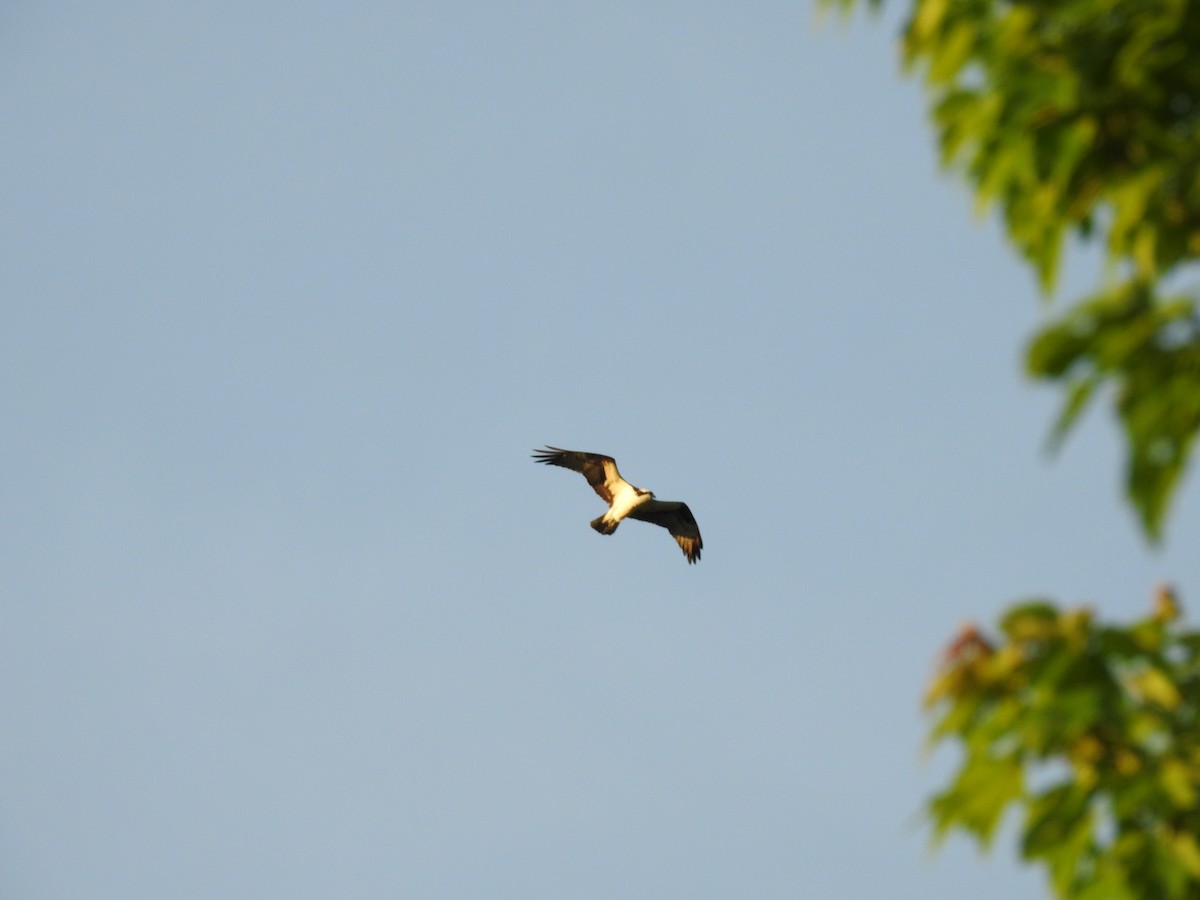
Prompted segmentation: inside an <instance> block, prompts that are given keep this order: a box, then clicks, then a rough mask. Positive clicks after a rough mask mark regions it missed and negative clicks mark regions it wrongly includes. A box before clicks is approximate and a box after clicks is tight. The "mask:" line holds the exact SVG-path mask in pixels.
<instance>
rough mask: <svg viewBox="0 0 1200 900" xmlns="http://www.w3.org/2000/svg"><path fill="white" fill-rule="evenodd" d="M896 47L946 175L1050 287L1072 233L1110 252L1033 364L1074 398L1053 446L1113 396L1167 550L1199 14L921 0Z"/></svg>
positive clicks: (1134, 7) (1186, 5) (1192, 317)
mask: <svg viewBox="0 0 1200 900" xmlns="http://www.w3.org/2000/svg"><path fill="white" fill-rule="evenodd" d="M823 2H824V5H825V6H835V7H839V8H841V9H843V10H847V11H848V10H850V9H852V8H853V7H855V6H857V5H863V3H865V4H866V5H868V6H871V7H878V6H880V5H881V2H882V0H823ZM902 53H903V58H904V62H905V65H906V67H907V68H908V70H909V71H911V72H914V73H919V75H920V77H922V79H923V80H924V83H925V85H926V88H927V90H928V93H929V97H930V105H931V114H932V119H933V123H934V126H935V128H936V130H937V134H938V138H939V143H940V147H941V156H942V160H943V163H944V164H945V165H947V166H948V167H951V168H953V169H956V170H958V171H960V172H962V173H963V174H964V175H965V177H966V178H967V180H968V181H969V182H970V183H971V184H972V186H973V187H974V190H975V195H976V199H977V203H978V205H979V207H980V208H981V209H988V208H990V207H993V206H994V207H997V208H998V209H999V211H1000V212H1001V214H1002V216H1003V220H1004V223H1005V226H1006V229H1007V232H1008V236H1009V238H1010V239H1011V241H1012V242H1013V244H1014V245H1015V246H1016V247H1017V249H1018V250H1019V251H1020V253H1021V254H1022V256H1023V257H1024V258H1025V259H1026V260H1027V261H1028V262H1029V263H1030V265H1031V266H1032V267H1033V269H1034V270H1035V272H1036V274H1037V278H1038V281H1039V284H1040V285H1041V287H1042V289H1043V291H1044V292H1046V293H1047V294H1049V293H1051V292H1052V291H1053V290H1054V288H1055V286H1056V281H1057V276H1058V272H1059V263H1060V259H1061V256H1062V251H1063V246H1064V242H1065V241H1066V239H1067V238H1068V237H1069V236H1072V235H1074V236H1077V237H1078V238H1080V239H1083V240H1098V241H1100V242H1101V243H1102V245H1103V248H1104V251H1105V255H1106V258H1107V261H1108V265H1107V272H1106V274H1105V283H1104V284H1103V286H1102V287H1101V288H1100V289H1099V290H1098V291H1097V292H1096V293H1095V294H1094V295H1092V296H1090V297H1087V298H1084V299H1083V301H1082V302H1081V303H1080V305H1079V306H1078V308H1076V309H1072V310H1069V311H1068V312H1066V314H1065V315H1063V316H1062V317H1061V318H1060V319H1058V321H1055V322H1052V323H1051V324H1049V325H1048V326H1046V327H1045V328H1044V329H1043V330H1042V331H1041V332H1040V333H1039V334H1038V335H1037V336H1036V337H1035V338H1034V339H1033V341H1032V343H1031V345H1030V348H1029V353H1028V357H1027V363H1028V369H1029V372H1030V373H1031V374H1032V375H1033V376H1035V377H1037V378H1041V379H1046V380H1050V381H1054V382H1058V383H1060V384H1061V385H1062V386H1063V391H1064V400H1063V409H1062V412H1061V414H1060V416H1059V419H1058V424H1057V426H1056V428H1055V431H1054V438H1055V443H1057V442H1058V441H1060V440H1061V438H1062V437H1063V435H1064V434H1065V433H1066V432H1067V431H1068V430H1069V429H1070V427H1071V425H1072V424H1073V423H1074V422H1075V421H1076V420H1077V419H1078V416H1079V413H1080V412H1081V411H1082V410H1083V409H1084V408H1085V407H1086V406H1087V404H1088V402H1089V401H1090V400H1091V399H1092V398H1093V397H1094V396H1096V393H1097V391H1096V389H1097V388H1098V387H1100V386H1102V385H1105V384H1111V385H1112V386H1113V388H1114V390H1113V391H1112V396H1113V397H1114V400H1113V402H1114V404H1115V406H1116V410H1117V413H1118V416H1119V418H1120V421H1121V422H1122V424H1123V426H1124V431H1125V435H1126V442H1127V446H1128V454H1127V455H1128V464H1127V467H1126V487H1127V492H1128V496H1129V498H1130V500H1131V501H1132V503H1133V505H1134V507H1135V508H1136V509H1137V511H1138V513H1139V516H1140V520H1141V522H1142V525H1143V528H1144V530H1145V532H1146V534H1147V535H1148V536H1149V537H1150V538H1152V539H1155V540H1157V539H1158V538H1159V537H1160V536H1161V533H1162V527H1163V523H1164V521H1165V517H1166V514H1167V512H1168V508H1169V503H1170V500H1171V498H1172V496H1173V495H1174V493H1175V490H1176V489H1177V487H1178V485H1179V482H1180V476H1181V474H1182V473H1183V471H1184V470H1185V468H1186V464H1187V460H1188V457H1189V455H1190V452H1191V450H1192V447H1193V444H1194V441H1195V437H1196V434H1197V431H1200V313H1198V311H1197V305H1196V298H1195V297H1194V296H1186V295H1182V294H1176V295H1174V296H1171V297H1169V298H1167V297H1164V296H1162V294H1163V291H1164V284H1165V283H1167V282H1169V281H1171V280H1172V279H1177V277H1178V275H1179V273H1180V272H1181V271H1182V270H1183V269H1185V268H1186V267H1187V266H1188V265H1189V264H1191V263H1194V262H1196V261H1197V260H1198V259H1200V2H1197V0H913V2H912V13H911V15H910V17H909V19H908V22H907V24H906V25H905V27H904V32H903V41H902Z"/></svg>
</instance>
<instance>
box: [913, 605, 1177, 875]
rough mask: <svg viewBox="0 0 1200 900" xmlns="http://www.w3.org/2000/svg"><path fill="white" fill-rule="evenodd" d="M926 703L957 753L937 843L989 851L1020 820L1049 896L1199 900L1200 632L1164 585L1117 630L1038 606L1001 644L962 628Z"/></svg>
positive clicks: (1022, 608)
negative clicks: (954, 836) (1008, 822)
mask: <svg viewBox="0 0 1200 900" xmlns="http://www.w3.org/2000/svg"><path fill="white" fill-rule="evenodd" d="M926 703H927V705H928V707H929V709H930V710H931V712H932V714H933V717H934V725H933V729H932V740H933V741H934V743H941V742H944V741H951V742H954V743H956V744H958V745H959V746H960V748H961V750H962V753H963V758H962V763H961V766H960V768H959V770H958V773H957V775H955V776H954V777H953V779H952V781H951V783H950V784H949V786H948V787H947V788H946V789H945V790H943V791H941V792H940V793H938V794H936V795H935V796H934V797H933V799H932V800H931V801H930V803H929V816H930V819H931V821H932V824H933V828H934V839H935V841H939V840H941V839H942V838H944V837H945V836H946V835H947V834H949V833H951V832H954V831H962V832H965V833H967V834H969V835H971V836H972V837H974V838H975V839H977V840H978V841H979V842H980V843H981V844H982V845H983V846H987V844H988V842H989V841H990V840H991V838H992V836H993V835H994V833H995V828H996V825H997V823H998V822H1000V821H1001V819H1002V818H1003V817H1004V815H1005V813H1006V812H1007V811H1009V810H1010V809H1016V810H1019V811H1020V812H1021V824H1020V828H1021V855H1022V856H1023V858H1025V859H1026V860H1029V861H1031V862H1036V863H1039V864H1042V865H1044V866H1045V867H1046V870H1047V873H1048V875H1049V877H1050V882H1051V885H1052V886H1053V888H1054V891H1055V893H1056V894H1057V895H1058V896H1061V897H1096V898H1101V897H1103V898H1113V897H1130V898H1133V897H1161V898H1176V897H1179V898H1182V897H1194V896H1197V895H1198V894H1200V842H1198V836H1200V804H1198V803H1197V800H1198V798H1200V719H1198V716H1200V633H1197V632H1189V631H1186V630H1185V629H1184V628H1183V627H1182V626H1181V624H1180V621H1179V603H1178V600H1177V599H1176V598H1175V596H1174V594H1173V592H1171V591H1170V589H1169V588H1163V589H1161V590H1160V591H1159V594H1158V596H1157V597H1156V599H1155V603H1154V607H1153V610H1152V612H1151V614H1150V615H1149V616H1148V617H1146V618H1145V619H1142V620H1140V621H1136V622H1134V623H1132V624H1131V625H1129V626H1126V627H1121V626H1115V625H1105V624H1103V623H1100V622H1098V621H1096V619H1095V617H1094V616H1093V615H1092V613H1091V612H1090V610H1087V609H1086V608H1083V609H1074V610H1062V609H1059V608H1058V607H1056V606H1055V605H1053V604H1051V603H1049V602H1046V601H1036V602H1031V603H1027V604H1022V605H1019V606H1017V607H1015V608H1013V609H1012V610H1010V611H1009V612H1008V613H1007V614H1006V615H1004V617H1003V618H1002V620H1001V621H1000V623H999V636H998V637H997V638H996V639H989V638H987V637H985V636H984V635H982V634H981V633H980V632H979V630H978V629H976V628H974V627H970V628H968V629H965V630H964V631H963V632H962V633H960V635H959V636H958V637H957V638H956V639H955V640H954V641H953V642H952V643H951V645H950V646H949V648H948V649H947V651H946V653H945V655H944V657H943V660H942V663H941V665H940V666H939V669H938V672H937V673H936V675H935V677H934V679H933V682H932V685H931V687H930V690H929V693H928V695H927V698H926Z"/></svg>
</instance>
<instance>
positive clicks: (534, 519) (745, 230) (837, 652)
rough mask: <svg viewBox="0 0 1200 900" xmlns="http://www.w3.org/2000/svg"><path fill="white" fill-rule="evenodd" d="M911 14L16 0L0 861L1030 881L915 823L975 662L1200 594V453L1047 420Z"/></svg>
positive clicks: (159, 889) (457, 881) (638, 889)
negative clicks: (593, 524)
mask: <svg viewBox="0 0 1200 900" xmlns="http://www.w3.org/2000/svg"><path fill="white" fill-rule="evenodd" d="M898 13H899V9H898V8H897V9H894V10H892V11H891V12H890V13H889V15H888V16H885V17H884V18H883V19H874V20H861V21H858V22H857V23H855V24H854V25H853V27H850V28H843V27H840V26H838V25H837V24H836V22H834V23H828V24H827V25H826V26H824V27H819V26H818V24H817V22H816V19H815V17H814V14H813V9H812V7H811V4H810V3H809V2H807V0H793V2H753V0H752V2H741V3H713V2H700V3H696V2H687V3H684V2H653V0H649V2H647V0H637V2H625V0H615V2H609V3H594V4H583V3H551V2H504V0H498V2H485V3H481V2H424V0H418V2H388V3H384V2H377V3H369V2H347V3H338V4H333V3H329V4H316V3H307V2H299V3H270V2H259V0H249V2H238V3H209V4H171V3H160V2H137V0H130V2H118V3H104V4H94V3H73V2H67V3H57V4H45V3H32V2H20V0H17V2H12V3H9V4H7V6H6V7H5V10H4V12H3V13H0V120H2V121H3V123H4V126H3V129H2V131H0V285H2V290H3V319H2V323H3V327H2V328H0V414H2V416H3V421H4V423H5V431H6V434H7V437H6V439H5V440H4V441H3V444H2V445H0V462H2V464H3V475H2V476H0V486H2V488H0V490H2V494H0V497H2V499H3V506H4V515H3V518H2V519H0V523H2V524H0V528H2V529H3V531H2V532H0V571H2V572H3V577H2V581H3V604H4V606H3V609H4V627H3V628H2V629H0V719H2V721H3V729H2V730H0V771H2V772H3V778H2V779H0V895H3V896H4V897H11V898H14V900H16V898H20V900H42V898H64V900H66V898H70V900H78V898H113V900H118V898H119V900H136V898H155V900H157V898H163V897H171V898H212V897H239V898H241V897H245V898H262V897H289V898H328V897H363V898H368V897H370V898H385V897H386V898H393V897H421V898H424V897H430V898H443V897H444V898H468V897H473V898H567V897H571V898H697V897H713V898H723V897H756V898H775V897H779V898H785V897H786V898H795V897H813V898H826V897H837V898H847V897H853V898H880V897H887V898H960V897H963V896H967V895H968V894H967V892H968V891H969V895H970V896H972V897H973V898H984V900H986V898H997V900H999V898H1006V900H1007V898H1012V897H1015V896H1029V895H1031V894H1036V893H1037V892H1038V891H1039V889H1040V886H1041V883H1042V881H1041V877H1040V874H1038V873H1035V872H1031V871H1029V870H1026V869H1023V868H1021V867H1020V866H1019V865H1018V864H1017V863H1016V862H1015V850H1014V847H1013V844H1012V841H1011V839H1010V838H1011V829H1010V831H1009V834H1008V836H1007V838H1005V839H1002V840H1001V841H1000V842H999V846H998V847H997V849H996V850H995V851H994V853H993V854H992V855H991V856H988V857H981V856H980V855H979V854H977V853H976V852H975V850H974V849H973V847H972V846H971V845H969V844H967V843H965V842H960V841H957V840H952V841H951V842H950V843H949V844H948V845H947V847H946V849H945V850H944V851H943V852H942V853H941V854H940V855H937V856H931V855H930V853H929V852H928V851H927V847H926V842H927V837H928V834H927V831H926V830H925V829H924V828H923V827H922V825H921V819H920V816H919V810H920V808H921V804H922V802H923V799H924V798H925V797H926V796H927V795H928V794H929V793H930V791H931V790H933V788H934V787H935V786H936V785H937V784H938V783H939V782H940V780H941V779H942V778H943V777H944V776H945V774H946V773H947V772H948V771H949V765H950V763H951V762H952V754H947V753H940V754H937V755H935V756H933V757H932V758H929V759H927V758H925V757H923V755H922V741H923V736H924V730H925V727H926V725H927V723H926V721H925V720H924V719H923V716H922V714H921V711H920V698H921V694H922V691H923V689H924V686H925V684H926V682H927V680H928V678H929V676H930V674H931V672H932V668H933V664H934V660H935V658H936V655H937V653H938V651H939V649H940V648H941V646H942V645H943V644H944V642H945V641H946V640H947V639H948V638H949V637H950V635H951V634H952V632H954V631H955V630H956V629H957V628H958V627H959V626H960V625H961V624H962V622H963V621H964V620H966V619H969V618H975V619H979V620H981V621H983V622H985V623H986V622H989V621H990V620H991V618H992V617H993V616H994V615H995V614H996V613H997V611H999V610H1000V609H1002V608H1003V607H1005V606H1006V605H1008V604H1010V603H1012V602H1014V601H1016V600H1018V599H1021V598H1024V597H1028V596H1032V595H1038V594H1047V595H1049V596H1052V597H1054V598H1056V599H1058V600H1061V601H1065V602H1071V603H1075V602H1083V601H1087V602H1089V603H1092V604H1094V605H1095V606H1096V608H1097V610H1098V612H1099V613H1100V614H1101V615H1103V616H1106V617H1113V618H1128V617H1131V616H1134V615H1137V614H1140V613H1141V612H1142V611H1143V610H1145V609H1147V608H1148V603H1149V598H1150V591H1151V588H1152V586H1153V584H1154V582H1155V581H1156V580H1157V579H1160V578H1169V579H1172V580H1174V581H1175V582H1176V583H1177V585H1178V586H1179V588H1180V591H1181V593H1182V597H1183V600H1184V602H1185V604H1187V603H1188V601H1189V600H1191V601H1194V602H1200V578H1198V577H1197V572H1196V568H1195V548H1196V547H1197V546H1198V545H1200V517H1198V516H1197V511H1196V502H1195V499H1196V485H1195V483H1194V479H1193V480H1192V482H1190V483H1189V484H1187V485H1186V487H1185V491H1184V494H1183V495H1182V497H1181V498H1180V503H1179V505H1178V509H1177V511H1176V515H1175V516H1174V518H1173V520H1172V522H1171V525H1170V528H1171V530H1170V531H1169V536H1168V542H1167V544H1166V547H1165V548H1164V550H1163V551H1161V552H1157V553H1156V552H1152V551H1150V550H1148V549H1147V548H1146V546H1145V544H1144V542H1143V540H1142V539H1141V537H1140V535H1139V533H1138V532H1137V531H1136V529H1135V525H1134V520H1133V518H1132V516H1131V514H1130V513H1129V511H1128V509H1127V508H1126V507H1125V506H1124V504H1123V502H1122V500H1121V493H1120V485H1119V480H1120V472H1119V467H1120V454H1121V447H1120V443H1119V440H1118V436H1117V433H1116V431H1115V429H1114V427H1113V425H1112V423H1111V421H1110V420H1109V418H1108V417H1107V415H1099V414H1093V415H1092V416H1090V417H1089V418H1088V419H1087V421H1086V422H1085V423H1084V425H1083V426H1082V428H1081V429H1080V431H1079V433H1077V434H1076V435H1075V436H1074V438H1073V439H1072V440H1071V442H1070V443H1069V444H1068V445H1067V447H1066V449H1065V452H1064V453H1063V454H1062V455H1061V456H1060V457H1059V458H1058V459H1056V460H1049V459H1048V458H1047V457H1046V456H1045V455H1044V454H1043V453H1042V449H1041V448H1042V447H1043V442H1044V438H1045V436H1046V432H1047V429H1048V426H1049V424H1050V422H1051V420H1052V417H1053V412H1054V409H1055V406H1056V396H1055V395H1054V394H1053V393H1052V392H1050V391H1047V390H1045V389H1043V388H1037V387H1034V386H1032V385H1030V384H1029V383H1027V382H1026V381H1025V380H1024V379H1023V377H1022V376H1021V374H1020V363H1019V359H1020V347H1021V345H1022V343H1023V341H1024V339H1025V337H1026V336H1027V335H1028V334H1029V333H1030V331H1031V330H1032V329H1033V328H1034V327H1036V325H1037V323H1038V321H1039V318H1040V317H1041V316H1043V315H1046V314H1047V311H1046V309H1045V308H1044V307H1042V306H1039V301H1038V299H1037V297H1036V294H1035V291H1034V286H1033V280H1032V278H1031V277H1030V275H1029V273H1028V272H1027V271H1026V270H1025V269H1024V268H1023V267H1022V266H1021V265H1020V264H1019V262H1017V261H1016V260H1015V259H1014V258H1013V256H1012V254H1011V253H1010V251H1009V250H1008V248H1007V247H1006V246H1005V245H1004V244H1003V241H1002V238H1001V236H1000V235H999V233H998V231H997V229H996V228H995V227H994V226H993V225H990V224H988V223H987V222H981V221H979V220H977V219H975V218H973V217H972V212H971V201H970V198H969V196H968V194H967V192H966V190H965V189H964V188H963V187H962V186H960V185H958V184H956V183H955V182H954V181H952V180H950V179H948V178H946V177H945V176H943V175H941V174H939V172H938V170H937V163H936V157H935V153H934V148H933V139H932V136H931V134H930V132H929V130H928V127H927V125H926V122H925V118H924V114H923V111H922V105H921V97H920V94H919V92H918V90H917V88H916V86H914V85H912V84H910V83H905V82H903V81H901V80H900V78H899V70H898V65H897V61H896V54H895V35H896V32H897V27H898V22H897V19H896V16H897V14H898ZM1095 274H1096V273H1095V271H1094V266H1093V265H1091V264H1090V263H1087V262H1086V261H1083V262H1077V263H1076V264H1075V265H1074V267H1073V268H1072V270H1071V272H1070V273H1069V275H1068V290H1070V289H1072V287H1075V288H1078V289H1079V290H1082V289H1083V288H1085V287H1087V286H1089V285H1090V284H1091V283H1092V278H1093V276H1094V275H1095ZM543 443H551V444H556V445H559V446H563V447H568V448H574V449H582V450H593V451H600V452H604V453H608V454H611V455H613V456H615V457H617V459H618V461H619V462H620V464H621V467H622V471H623V473H624V474H625V475H626V476H627V477H628V478H629V479H630V480H631V481H633V482H634V483H635V484H638V485H640V486H642V487H646V488H651V489H653V490H655V491H656V492H657V493H658V495H659V496H660V497H662V498H665V499H683V500H686V501H687V502H688V503H689V504H690V506H691V508H692V510H693V511H694V513H695V515H696V517H697V519H698V520H699V523H700V526H701V529H702V531H703V534H704V541H705V549H704V559H703V561H702V562H700V563H699V564H698V565H696V566H688V565H687V564H686V562H685V561H684V559H683V556H682V554H681V553H680V552H679V550H678V548H676V547H675V545H674V543H673V542H672V541H671V540H670V538H669V536H668V535H667V534H666V533H665V532H664V531H662V530H661V529H657V528H654V527H652V526H649V525H646V524H643V523H638V522H628V523H626V524H624V525H622V526H621V528H620V530H619V531H618V532H617V533H616V534H615V535H614V536H612V537H607V538H605V537H601V536H599V535H597V534H596V533H594V532H593V531H591V530H590V529H589V528H588V524H587V523H588V521H589V520H590V519H591V518H593V517H594V516H596V515H598V514H599V512H600V511H601V509H602V504H601V503H600V501H599V499H598V498H597V497H595V496H594V495H593V494H592V493H591V491H590V490H589V489H588V487H587V485H586V483H585V482H584V481H583V479H582V478H581V477H580V476H578V475H576V474H574V473H571V472H568V471H565V470H560V469H547V468H544V467H541V466H535V465H534V464H533V463H532V462H531V461H530V459H529V452H530V450H531V449H532V448H533V447H536V446H539V445H541V444H543Z"/></svg>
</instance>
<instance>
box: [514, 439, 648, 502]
mask: <svg viewBox="0 0 1200 900" xmlns="http://www.w3.org/2000/svg"><path fill="white" fill-rule="evenodd" d="M533 458H534V459H535V460H537V461H538V462H540V463H545V464H546V465H548V466H562V467H563V468H564V469H572V470H573V471H576V472H582V473H583V477H584V478H586V479H587V480H588V484H590V485H591V486H592V490H594V491H595V492H596V493H597V494H599V495H600V499H601V500H603V501H604V502H605V503H607V504H609V505H610V506H611V505H612V500H613V494H614V493H616V491H617V489H618V488H620V487H621V486H622V485H626V484H628V482H626V481H625V479H624V478H622V477H621V473H620V472H618V471H617V463H616V460H614V459H613V458H612V457H611V456H605V455H604V454H602V453H584V452H582V451H580V450H562V449H560V448H558V447H551V446H550V445H548V444H547V445H546V449H545V450H534V451H533Z"/></svg>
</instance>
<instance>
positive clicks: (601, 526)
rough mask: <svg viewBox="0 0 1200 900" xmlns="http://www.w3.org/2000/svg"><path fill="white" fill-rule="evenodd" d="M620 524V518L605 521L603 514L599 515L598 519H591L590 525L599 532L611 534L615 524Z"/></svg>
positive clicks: (615, 526) (615, 528)
mask: <svg viewBox="0 0 1200 900" xmlns="http://www.w3.org/2000/svg"><path fill="white" fill-rule="evenodd" d="M620 524H621V522H620V520H618V521H616V522H608V521H605V519H604V516H600V518H598V519H592V527H593V528H595V529H596V530H597V531H598V532H600V533H601V534H612V533H613V532H614V531H616V530H617V526H618V525H620Z"/></svg>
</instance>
